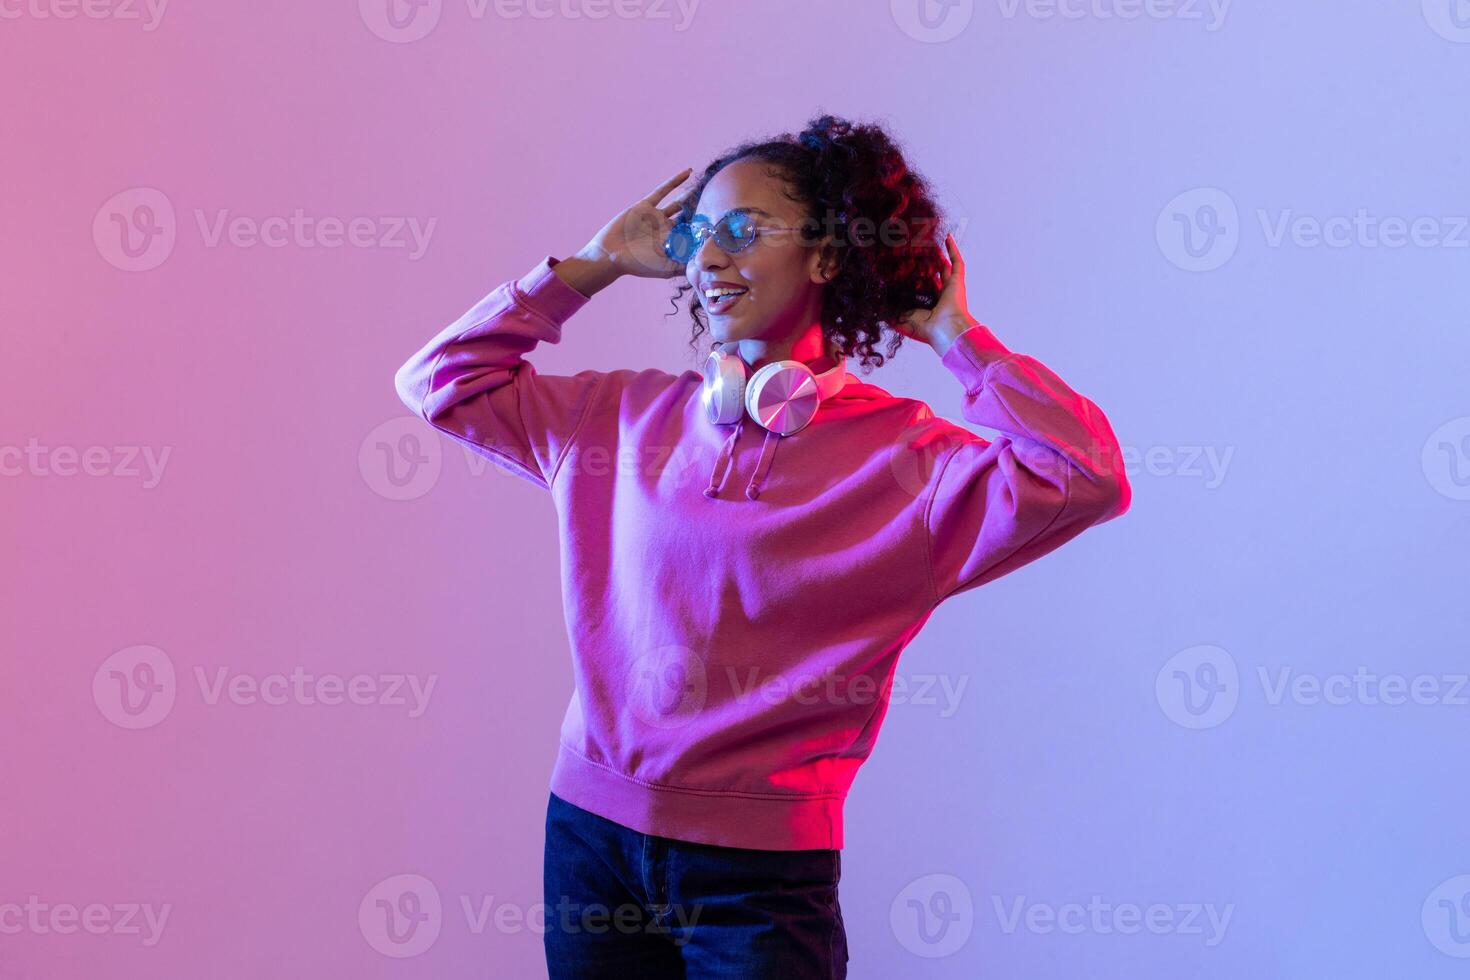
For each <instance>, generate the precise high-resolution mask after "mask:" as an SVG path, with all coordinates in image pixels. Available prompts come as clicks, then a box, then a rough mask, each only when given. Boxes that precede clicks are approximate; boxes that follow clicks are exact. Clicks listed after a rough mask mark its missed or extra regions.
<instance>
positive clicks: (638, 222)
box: [394, 169, 690, 489]
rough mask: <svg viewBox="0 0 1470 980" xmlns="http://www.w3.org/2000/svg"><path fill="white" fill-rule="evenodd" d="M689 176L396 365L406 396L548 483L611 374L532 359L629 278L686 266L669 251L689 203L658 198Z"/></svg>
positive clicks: (487, 452) (460, 437)
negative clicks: (550, 367) (558, 371)
mask: <svg viewBox="0 0 1470 980" xmlns="http://www.w3.org/2000/svg"><path fill="white" fill-rule="evenodd" d="M689 173H690V171H689V170H687V169H686V170H682V171H680V172H679V173H677V174H675V175H674V176H673V177H672V178H670V179H668V180H666V181H664V182H663V183H662V184H660V185H659V186H658V187H656V188H654V190H653V192H652V193H651V194H648V195H647V196H645V197H643V198H640V199H639V200H638V201H635V202H634V203H633V204H632V205H631V206H630V207H627V208H624V209H623V210H622V211H621V212H619V213H618V214H617V215H616V216H615V217H614V218H613V219H612V220H611V221H609V222H608V223H607V224H606V225H604V226H603V228H602V229H601V230H600V231H599V232H598V233H597V234H596V235H595V236H593V238H592V239H591V240H590V241H589V242H588V243H587V244H586V245H585V246H583V247H582V248H581V249H580V250H578V252H577V253H576V254H575V255H573V256H571V257H569V258H567V259H566V260H558V259H555V258H552V257H551V256H547V257H546V258H544V259H542V260H541V262H539V263H538V264H537V265H536V267H535V268H533V269H532V270H531V271H530V272H528V273H526V274H525V275H524V276H521V277H520V278H519V279H514V280H511V281H509V282H505V283H502V284H501V285H499V286H497V287H496V288H495V289H494V290H492V291H491V292H490V293H489V294H488V295H487V296H485V297H484V298H483V299H481V300H480V301H479V302H478V303H476V304H475V305H474V306H473V307H471V308H470V310H469V311H468V312H466V313H465V314H464V315H463V316H461V317H460V318H459V319H458V320H455V321H454V322H453V323H451V324H450V325H449V326H447V327H445V328H444V329H443V330H442V331H440V332H439V334H438V335H437V336H436V337H434V339H433V340H430V341H429V342H428V343H427V344H425V345H424V346H423V347H422V348H420V349H419V351H418V353H416V354H414V355H413V356H412V357H411V358H409V359H408V361H407V363H405V364H404V365H403V366H402V367H400V368H399V369H398V372H397V374H396V375H395V376H394V386H395V387H396V388H397V389H398V397H399V398H401V399H402V400H403V403H404V404H405V405H407V406H408V407H409V409H410V410H411V411H413V412H415V413H417V414H418V415H419V416H420V417H421V418H423V419H424V421H426V422H428V423H429V424H430V425H432V426H434V428H436V429H438V430H439V431H440V432H443V433H444V434H446V435H448V436H450V437H452V438H454V439H456V440H457V441H459V442H461V443H463V444H465V445H466V446H468V447H469V448H470V449H472V450H474V451H475V452H478V453H480V454H481V455H483V456H485V457H487V458H489V459H490V460H492V461H493V462H495V463H498V464H499V465H501V466H503V467H505V468H506V469H508V470H510V471H511V472H513V473H515V474H517V475H519V476H522V477H524V478H525V479H527V480H530V481H531V482H532V483H535V484H536V485H538V486H540V487H543V488H547V489H549V488H550V486H551V482H552V480H554V479H555V478H556V471H557V468H558V467H559V466H560V465H561V461H562V459H563V458H565V455H566V451H567V449H568V448H569V447H570V446H571V444H572V440H573V439H575V438H576V434H577V428H578V427H579V426H580V425H581V422H582V418H583V416H584V414H585V413H586V411H587V409H588V407H589V406H590V405H591V404H592V401H593V398H594V397H595V395H596V392H597V389H598V387H599V386H600V385H601V384H603V383H605V382H606V381H607V379H608V378H609V377H610V374H609V373H608V372H603V371H592V370H588V371H581V372H579V373H577V374H574V375H571V376H555V375H540V374H538V373H537V372H536V369H535V367H533V366H532V365H531V363H530V362H528V361H526V360H525V355H526V354H527V353H529V352H530V351H531V349H532V348H534V347H535V346H536V345H537V344H538V343H542V342H543V341H544V342H546V343H552V344H554V343H557V342H558V341H560V340H561V331H562V326H563V325H564V324H565V323H566V321H567V319H568V318H569V317H571V315H572V314H573V313H575V312H577V310H579V309H581V308H582V307H583V306H584V305H585V304H586V303H587V301H588V300H589V299H590V298H591V297H592V296H593V295H594V294H595V293H596V292H598V291H599V290H601V289H603V288H605V287H606V286H608V285H610V284H611V283H613V282H614V281H616V280H617V279H618V278H620V277H621V276H625V275H633V276H643V277H649V278H653V277H658V278H668V277H670V276H674V275H677V274H679V273H680V272H681V271H682V270H683V267H682V266H680V265H679V264H677V263H675V262H673V261H671V260H669V259H668V258H667V257H666V256H665V255H664V254H663V241H664V239H665V238H666V237H667V235H668V232H669V228H670V227H671V225H672V220H671V216H672V215H673V214H675V213H677V211H678V210H679V208H680V206H681V205H682V201H680V200H676V201H674V202H673V203H672V204H667V205H660V204H659V201H661V200H662V199H663V197H664V196H665V195H666V194H668V192H669V191H671V190H673V189H674V188H675V187H677V186H678V185H679V184H680V183H682V182H683V180H684V178H685V177H687V176H688V175H689Z"/></svg>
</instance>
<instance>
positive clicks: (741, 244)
mask: <svg viewBox="0 0 1470 980" xmlns="http://www.w3.org/2000/svg"><path fill="white" fill-rule="evenodd" d="M798 230H800V229H797V228H779V227H772V226H770V225H767V226H766V227H764V228H762V227H758V226H757V225H756V223H755V218H754V217H753V216H752V215H750V214H747V213H746V212H744V211H730V212H727V213H726V214H725V216H724V217H722V218H721V219H720V220H719V221H716V222H715V223H714V224H710V222H709V219H707V218H706V217H705V216H704V215H702V214H697V215H695V216H694V220H693V221H680V222H677V223H675V225H674V227H673V230H672V231H670V232H669V237H668V239H667V240H666V241H665V242H664V254H665V255H667V256H668V257H669V258H671V259H673V260H674V261H675V262H678V263H680V264H683V265H687V264H688V262H689V260H690V259H692V258H694V253H695V252H698V251H699V247H700V246H701V245H703V244H704V243H705V241H706V239H708V238H709V237H710V236H711V235H713V236H714V238H715V244H717V245H719V246H720V248H722V249H724V250H725V251H726V252H739V251H742V250H744V249H746V248H749V247H750V245H751V243H752V242H754V241H755V240H756V237H757V236H758V235H759V234H761V233H762V232H767V231H798Z"/></svg>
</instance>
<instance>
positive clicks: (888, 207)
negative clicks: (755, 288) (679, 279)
mask: <svg viewBox="0 0 1470 980" xmlns="http://www.w3.org/2000/svg"><path fill="white" fill-rule="evenodd" d="M746 159H753V160H759V161H763V162H765V163H768V164H771V174H772V176H776V177H778V178H782V179H784V180H785V182H786V183H787V185H788V189H787V191H786V194H787V197H789V198H790V199H791V200H793V201H796V202H798V203H800V204H802V205H803V206H804V207H805V208H806V210H807V224H808V225H809V224H810V223H811V222H817V223H818V224H817V227H818V228H824V229H825V230H824V233H829V234H831V235H832V239H833V240H832V242H831V243H830V244H827V245H826V246H825V249H826V250H828V251H830V252H832V253H833V254H834V255H835V257H836V258H837V260H838V271H837V274H836V275H835V276H834V277H833V278H832V279H831V280H830V281H829V282H828V283H827V287H826V289H825V290H824V292H823V299H822V311H821V323H822V333H823V336H824V338H825V339H826V340H827V342H828V344H829V345H832V346H835V347H836V348H837V349H838V350H839V351H840V352H841V355H842V356H843V357H852V356H857V357H858V358H859V359H860V360H859V365H860V367H861V369H862V372H863V373H864V374H867V373H869V372H871V371H872V370H873V368H874V367H881V366H882V365H883V363H884V361H885V359H886V358H885V355H884V354H880V353H878V352H876V351H875V350H874V349H873V347H874V345H875V344H877V343H879V342H880V341H881V340H882V339H883V331H884V330H885V329H887V330H888V333H889V340H888V346H887V351H886V356H887V357H888V358H891V357H893V356H894V355H895V354H896V353H897V352H898V348H899V347H900V346H901V345H902V343H903V341H904V339H905V338H904V335H903V334H901V333H899V332H898V331H897V330H894V329H893V328H892V327H891V324H892V323H893V322H894V321H895V320H897V319H898V317H900V316H901V315H903V314H904V313H907V312H908V311H910V310H913V309H919V308H922V309H929V308H932V307H933V306H934V303H935V302H936V301H937V299H938V294H939V282H940V273H941V272H942V271H943V269H944V267H945V259H944V254H943V246H942V235H939V236H936V234H935V232H936V229H937V226H938V225H939V224H940V222H941V220H942V213H941V211H940V208H939V206H938V205H937V204H936V203H935V201H934V199H933V197H932V195H931V192H930V189H929V185H928V183H927V182H926V181H925V180H924V178H923V177H922V176H921V175H920V174H919V173H918V172H916V171H915V170H914V169H913V168H912V167H911V166H909V164H908V162H907V161H906V160H904V157H903V153H902V152H901V151H900V149H899V146H898V143H897V142H896V141H895V140H894V139H893V138H892V137H890V136H889V135H888V133H886V132H885V131H884V130H883V129H882V127H880V126H878V125H874V124H860V125H854V124H853V123H852V122H850V121H848V120H846V119H843V118H841V117H839V116H832V115H826V114H824V115H820V116H817V117H815V118H813V119H812V120H811V121H810V122H808V123H807V126H806V129H804V130H802V131H801V132H800V133H798V134H795V135H793V134H791V133H783V134H781V135H779V136H777V137H775V138H774V139H771V140H765V141H759V140H756V141H751V142H747V143H742V144H741V145H739V146H737V147H735V148H734V149H732V150H729V151H728V152H726V153H724V154H723V155H721V156H720V157H718V158H717V159H715V160H714V161H713V162H711V163H710V164H709V166H707V167H706V168H705V169H704V172H703V173H702V174H701V175H700V176H699V178H698V180H697V181H696V182H695V184H694V185H693V187H692V188H691V190H690V191H689V193H688V197H687V198H686V200H685V204H684V207H683V208H682V209H681V210H680V212H679V214H678V216H677V218H676V219H675V220H676V221H688V220H690V219H691V218H692V217H693V215H694V208H695V207H696V205H697V203H698V201H699V198H700V195H701V194H703V193H704V188H705V185H706V184H708V183H709V181H710V179H711V178H713V177H714V175H715V174H717V173H719V172H720V171H721V170H723V169H724V168H726V167H728V166H729V165H730V164H732V163H735V162H736V161H737V160H746ZM824 219H825V220H824ZM893 230H897V231H898V232H899V235H898V236H897V240H894V237H895V236H893V235H892V234H890V232H891V231H893ZM875 234H876V238H875V237H874V236H875ZM814 243H815V242H814ZM693 288H694V286H693V285H692V284H690V283H687V282H686V283H684V284H683V285H681V286H679V287H678V290H677V292H676V293H675V295H674V296H673V297H671V298H670V303H671V304H672V305H673V307H674V309H673V312H671V313H667V314H665V316H673V315H674V314H675V313H677V312H678V309H679V300H681V299H682V298H683V297H684V294H685V293H686V292H688V291H689V290H691V289H693ZM704 316H705V314H704V308H703V307H702V306H701V305H700V304H699V303H698V302H697V301H695V300H691V301H690V303H689V317H690V319H691V320H692V321H693V323H694V329H693V332H692V333H691V335H690V338H689V346H690V348H691V350H694V349H695V348H696V345H697V344H698V341H699V337H700V335H701V334H702V333H704V331H705V330H706V329H707V328H708V323H707V321H706V320H705V318H704ZM696 353H697V351H696Z"/></svg>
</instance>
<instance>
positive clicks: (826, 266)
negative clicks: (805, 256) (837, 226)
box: [808, 235, 842, 283]
mask: <svg viewBox="0 0 1470 980" xmlns="http://www.w3.org/2000/svg"><path fill="white" fill-rule="evenodd" d="M832 241H833V239H832V236H830V235H829V236H827V237H826V238H824V239H822V241H821V242H820V243H818V245H817V246H816V247H815V248H813V249H812V255H811V259H810V264H809V266H808V270H809V272H810V275H811V281H812V282H816V283H828V282H831V281H832V280H833V279H835V278H837V273H838V271H839V270H840V269H841V268H842V262H841V260H839V259H838V257H837V248H836V246H835V245H833V244H832Z"/></svg>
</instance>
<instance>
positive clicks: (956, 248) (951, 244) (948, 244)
mask: <svg viewBox="0 0 1470 980" xmlns="http://www.w3.org/2000/svg"><path fill="white" fill-rule="evenodd" d="M944 246H945V248H946V249H948V250H949V256H950V261H952V262H954V264H955V267H956V268H958V269H964V267H965V257H964V256H963V255H961V254H960V243H959V242H957V241H955V239H954V235H953V234H950V235H946V236H945V238H944Z"/></svg>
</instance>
